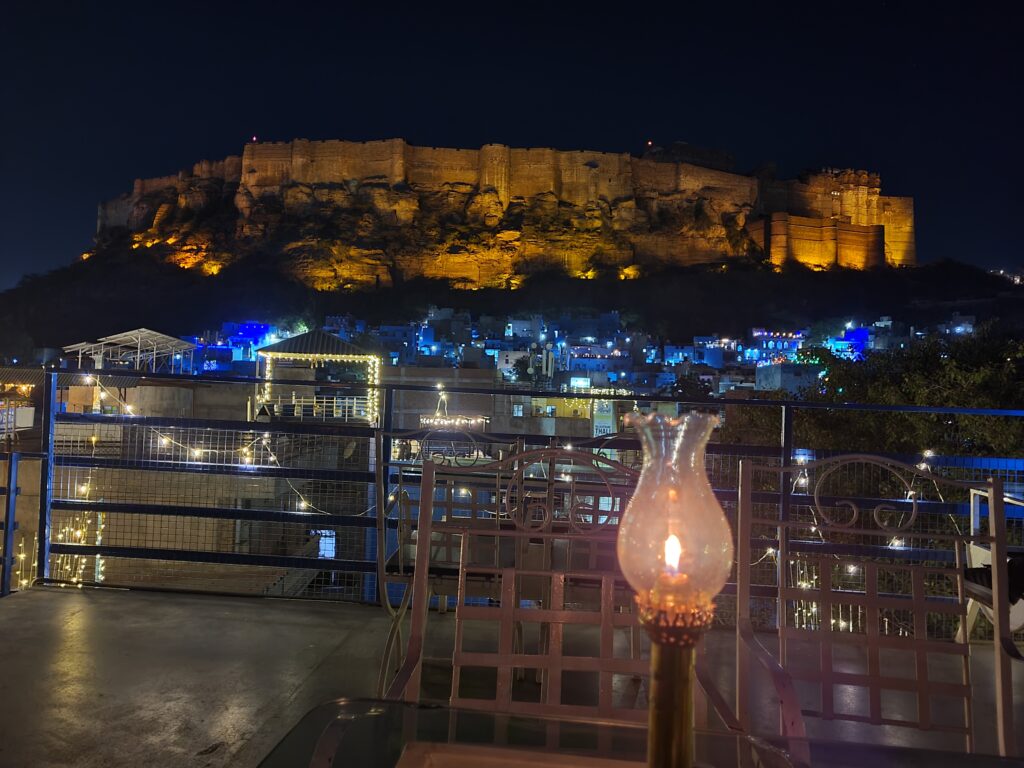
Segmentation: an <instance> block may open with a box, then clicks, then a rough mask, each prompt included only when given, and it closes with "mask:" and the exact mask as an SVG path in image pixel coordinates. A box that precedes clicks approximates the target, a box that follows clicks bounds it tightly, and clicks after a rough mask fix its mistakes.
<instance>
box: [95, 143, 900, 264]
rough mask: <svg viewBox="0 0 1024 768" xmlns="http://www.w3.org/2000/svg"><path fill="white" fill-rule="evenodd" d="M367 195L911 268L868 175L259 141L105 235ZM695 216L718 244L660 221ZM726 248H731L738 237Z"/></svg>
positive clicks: (584, 155) (126, 208)
mask: <svg viewBox="0 0 1024 768" xmlns="http://www.w3.org/2000/svg"><path fill="white" fill-rule="evenodd" d="M370 186H376V187H379V188H385V189H389V190H393V191H394V194H395V195H401V194H404V192H403V190H412V192H413V193H415V194H427V193H432V192H440V191H444V190H461V191H463V192H466V193H467V194H470V195H492V196H495V197H496V199H497V202H498V203H499V204H500V208H501V211H498V212H496V213H495V214H494V215H495V216H499V217H500V215H501V213H502V212H503V211H504V210H505V209H507V208H508V207H509V206H510V205H511V204H513V203H515V202H516V201H520V202H524V203H528V204H529V203H531V201H540V200H544V199H551V200H554V201H557V203H558V204H559V205H564V206H567V207H568V208H569V209H578V210H579V211H581V213H580V217H583V216H584V215H586V214H585V212H586V211H591V210H601V211H604V213H603V214H602V216H604V218H603V219H601V221H603V222H604V224H602V225H601V226H605V227H611V228H612V229H615V230H616V231H623V232H629V233H631V238H630V244H631V245H630V247H632V248H633V250H634V252H635V253H636V255H637V257H638V258H643V257H645V254H647V255H649V254H652V253H653V254H654V255H656V257H657V258H658V259H660V260H666V259H667V260H671V259H672V258H673V255H672V254H673V249H675V250H676V251H678V253H679V254H680V255H679V259H680V260H681V261H682V262H692V261H693V260H694V259H695V258H696V259H697V260H701V259H704V260H707V259H710V258H712V256H714V252H715V249H716V248H718V249H719V250H722V246H721V242H723V241H724V239H725V233H726V230H727V229H729V228H730V227H731V228H732V230H729V231H733V230H735V229H736V228H739V229H741V230H742V233H743V236H744V237H746V238H749V240H750V241H751V242H753V243H754V244H755V245H756V246H757V247H758V248H761V249H763V251H764V252H765V253H767V254H768V255H769V256H770V258H771V259H772V261H773V262H775V263H777V264H781V263H783V262H785V261H787V260H790V259H793V260H796V261H800V262H803V263H806V264H808V265H811V266H814V267H828V266H831V265H842V266H850V267H870V266H875V265H881V264H888V265H893V266H906V265H912V264H914V262H915V253H914V219H913V201H912V199H911V198H908V197H893V196H888V195H883V194H882V193H881V179H880V178H879V176H878V175H877V174H875V173H870V172H868V171H862V170H851V169H845V170H836V169H824V170H822V171H820V172H816V173H810V174H807V175H805V176H803V177H801V178H799V179H790V180H764V179H760V178H757V177H755V176H751V175H745V174H740V173H733V172H729V171H726V170H720V169H718V168H709V167H704V166H701V165H697V164H694V163H692V162H683V161H676V160H674V159H672V158H671V157H668V158H666V157H658V156H654V155H648V156H643V157H637V156H634V155H630V154H628V153H609V152H595V151H585V150H573V151H561V150H556V149H551V148H547V147H530V148H516V147H509V146H506V145H503V144H485V145H483V146H481V147H480V148H478V149H456V148H445V147H419V146H413V145H410V144H408V143H406V142H405V141H404V140H402V139H384V140H376V141H364V142H355V141H345V140H340V139H332V140H325V141H310V140H307V139H296V140H294V141H289V142H252V143H249V144H246V145H245V146H244V148H243V150H242V154H241V156H231V157H228V158H225V159H224V160H220V161H208V160H204V161H201V162H199V163H196V164H195V165H194V166H193V167H192V169H191V170H190V171H182V172H181V173H178V174H176V175H171V176H164V177H159V178H153V179H138V180H136V182H135V184H134V186H133V189H132V192H131V193H130V194H129V195H124V196H122V197H120V198H117V199H115V200H112V201H108V202H106V203H103V204H102V205H101V206H100V211H99V222H98V226H99V229H100V230H101V231H102V230H107V229H111V228H115V227H127V228H128V229H129V230H133V231H137V230H140V229H144V228H146V227H147V226H150V225H151V223H152V216H153V215H154V213H153V211H154V206H153V204H152V201H153V200H155V199H156V198H160V199H162V200H163V201H164V203H163V204H164V205H170V204H171V203H172V201H174V204H175V205H177V206H178V207H179V208H188V207H190V206H191V207H195V206H197V205H199V206H201V205H206V204H208V203H209V200H211V199H212V198H213V197H215V196H216V195H217V194H220V195H223V196H224V197H225V198H228V199H230V198H231V196H232V195H233V196H234V197H233V199H234V201H235V205H236V207H237V209H238V211H239V215H240V217H241V218H242V219H244V220H247V221H248V220H249V219H250V218H251V217H252V216H253V215H255V214H254V213H253V211H256V210H258V209H259V206H260V205H261V204H262V201H267V200H275V199H276V200H279V201H281V205H283V206H284V208H285V210H286V211H288V210H291V208H290V207H289V206H292V205H293V203H294V201H295V200H305V199H306V198H307V197H308V194H307V193H306V192H301V190H317V189H323V190H325V192H324V194H328V193H327V192H326V190H331V189H340V190H356V189H358V188H361V187H367V188H369V187H370ZM212 187H217V188H218V189H217V190H213V189H212ZM197 190H198V191H197ZM218 190H219V191H218ZM290 190H292V191H290ZM309 194H312V193H309ZM337 194H342V193H341V192H339V193H337ZM314 197H315V195H314ZM335 197H337V195H335ZM316 199H320V198H319V197H318V198H316ZM378 199H379V196H378ZM338 204H341V203H338ZM403 205H404V208H403V209H402V210H401V211H397V212H395V213H394V218H395V219H396V221H397V222H398V223H399V224H402V225H406V224H410V223H412V222H413V221H414V220H415V217H416V216H417V215H418V213H417V211H419V209H420V208H419V203H413V202H412V201H409V200H407V201H406V202H405V203H403ZM687 205H689V206H691V207H692V206H695V205H696V206H700V207H701V210H702V211H703V212H704V214H708V212H710V215H712V217H713V221H712V224H713V225H714V226H715V227H718V230H716V232H717V233H718V234H712V235H709V234H708V233H707V232H696V233H695V232H694V231H693V229H692V227H691V228H690V229H687V228H686V227H685V226H683V227H682V230H677V231H675V232H671V231H668V230H666V227H670V226H671V224H666V225H664V226H662V225H661V224H659V222H661V221H662V220H665V221H669V222H671V221H675V220H676V219H678V218H679V217H678V216H676V219H673V218H672V216H671V215H667V214H664V212H665V211H669V212H670V213H671V212H672V211H674V212H675V213H676V214H678V213H679V211H680V210H682V208H683V207H685V206H687ZM633 211H637V213H633ZM666 216H667V218H666ZM683 218H684V219H685V216H684V217H683ZM691 218H692V217H691ZM593 226H597V225H596V224H595V225H593ZM659 227H660V229H659ZM723 227H724V228H725V229H722V228H723ZM638 228H639V229H638ZM641 230H642V231H641ZM684 230H685V231H684ZM259 231H260V230H259V228H258V227H255V226H248V225H246V224H244V222H243V224H240V227H239V232H240V233H244V234H246V235H247V236H253V234H254V233H258V232H259ZM673 237H674V238H675V240H673ZM716 238H717V240H716ZM730 238H731V240H730V242H734V241H735V236H734V235H730ZM620 240H621V238H620ZM712 241H715V242H712ZM715 243H718V244H717V245H716V244H715ZM616 248H618V250H619V251H621V248H619V246H616ZM725 250H726V251H728V249H725ZM720 255H726V256H728V255H729V253H728V252H725V253H724V254H720Z"/></svg>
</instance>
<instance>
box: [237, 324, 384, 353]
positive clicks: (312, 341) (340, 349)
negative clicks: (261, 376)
mask: <svg viewBox="0 0 1024 768" xmlns="http://www.w3.org/2000/svg"><path fill="white" fill-rule="evenodd" d="M257 351H258V352H259V354H261V355H264V356H267V357H295V358H315V357H325V358H327V357H361V358H371V357H375V355H373V354H371V353H369V352H367V351H366V350H365V349H360V348H359V347H357V346H355V345H354V344H349V343H348V342H347V341H343V340H342V339H339V338H338V337H337V336H335V335H333V334H330V333H325V332H324V331H309V332H307V333H301V334H299V335H298V336H292V337H291V338H290V339H284V340H283V341H279V342H277V343H276V344H271V345H270V346H268V347H262V348H261V349H259V350H257Z"/></svg>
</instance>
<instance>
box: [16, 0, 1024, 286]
mask: <svg viewBox="0 0 1024 768" xmlns="http://www.w3.org/2000/svg"><path fill="white" fill-rule="evenodd" d="M12 5H15V4H10V5H8V6H5V9H4V11H3V16H4V18H3V21H0V66H2V70H0V71H2V73H3V74H2V75H0V105H2V108H0V180H2V184H0V262H2V264H0V287H7V286H10V285H13V284H14V283H16V282H17V280H18V279H19V278H20V276H21V275H23V274H24V273H26V272H40V271H45V270H47V269H51V268H53V267H57V266H60V265H63V264H67V263H69V262H71V261H73V260H74V259H75V258H76V257H77V256H78V255H79V254H80V253H81V252H82V251H83V250H85V249H87V248H88V247H90V245H91V238H92V235H93V232H94V230H95V220H96V204H97V203H98V202H99V201H100V200H104V199H107V198H110V197H114V196H116V195H118V194H120V193H122V192H127V191H129V190H130V189H131V185H132V180H133V179H134V178H136V177H146V176H156V175H165V174H169V173H173V172H175V171H177V170H179V169H182V168H188V167H191V165H192V164H193V163H194V162H196V161H197V160H200V159H204V158H207V159H219V158H223V157H224V156H226V155H229V154H240V153H241V150H242V146H243V144H244V142H245V141H246V140H247V139H248V138H249V137H251V136H252V135H254V134H255V135H257V136H258V137H259V138H260V139H261V140H290V139H293V138H309V139H326V138H342V139H351V140H366V139H383V138H392V137H401V138H405V139H406V140H408V141H409V142H410V143H413V144H422V145H430V146H450V147H479V146H480V145H481V144H485V143H488V142H499V143H504V144H509V145H512V146H547V147H556V148H559V149H592V150H604V151H616V152H622V151H632V152H638V153H639V152H641V151H642V150H643V145H644V143H645V141H646V140H648V139H652V140H654V141H655V142H656V143H659V144H665V145H667V144H669V143H671V142H672V141H674V140H684V141H687V142H690V143H692V144H697V145H701V146H707V147H713V148H719V149H724V150H727V151H729V152H731V153H732V154H734V155H735V156H736V158H737V160H738V163H737V170H741V171H749V170H752V169H754V168H755V167H757V166H759V165H762V164H764V163H766V162H769V161H774V162H775V163H776V164H777V166H778V170H779V173H780V175H790V176H791V175H795V174H797V173H799V172H800V171H801V170H803V169H805V168H820V167H822V166H834V167H854V168H866V169H869V170H874V171H878V172H879V173H880V174H881V176H882V190H883V193H887V194H896V195H912V196H913V197H914V198H915V205H916V216H917V252H918V258H919V260H920V261H922V262H930V261H936V260H939V259H943V258H954V259H959V260H962V261H967V262H971V263H974V264H977V265H980V266H985V267H996V266H1001V267H1010V266H1014V267H1021V266H1024V254H1022V249H1021V246H1020V242H1019V234H1018V229H1019V228H1018V226H1017V220H1018V212H1019V210H1020V209H1021V203H1022V200H1021V192H1020V190H1021V188H1022V186H1021V182H1022V174H1024V167H1022V166H1024V163H1022V152H1021V146H1020V124H1019V117H1018V111H1019V101H1020V92H1021V86H1020V82H1021V75H1022V74H1024V68H1022V66H1021V63H1022V54H1021V46H1020V45H1019V41H1018V40H1017V39H1016V36H1017V27H1016V26H1015V24H1014V23H1013V21H1012V19H1009V18H1007V17H1006V16H1005V15H1004V14H1003V13H1002V12H1001V6H1000V4H991V5H989V4H985V3H958V4H950V5H939V4H934V3H927V4H926V3H920V4H909V3H895V2H888V3H879V2H860V3H858V2H849V0H847V1H846V2H841V3H827V2H818V3H813V4H808V5H807V6H800V7H797V5H796V4H791V3H778V2H776V3H766V2H760V3H758V4H756V5H752V6H749V7H747V6H743V5H742V4H739V3H713V2H702V3H699V4H690V3H682V2H680V3H673V4H671V8H672V9H673V10H668V9H659V8H658V5H657V4H656V3H648V4H642V3H616V4H614V5H613V6H612V8H613V9H614V11H615V12H614V13H611V12H606V11H604V10H602V7H601V4H598V3H589V4H587V5H583V6H573V5H571V4H569V3H553V2H549V3H545V4H543V5H538V6H531V5H529V4H521V3H519V4H517V3H492V4H483V3H479V4H474V5H469V6H466V8H465V10H464V11H463V12H457V11H456V10H455V9H454V7H453V6H451V5H449V4H441V3H423V4H419V5H417V6H414V8H413V9H412V10H409V11H402V10H401V9H400V8H399V7H398V6H397V5H394V4H391V3H359V4H349V3H340V2H339V3H333V4H331V5H330V8H329V9H327V8H322V7H320V4H308V5H307V4H303V3H300V2H290V3H274V4H268V5H261V4H259V3H255V2H251V3H246V4H244V5H239V6H229V4H228V3H220V2H206V3H203V4H190V3H184V2H181V3H152V4H151V3H132V4H130V5H127V4H126V5H123V6H121V5H117V4H115V3H105V2H104V3H100V2H95V3H89V4H85V3H70V4H64V5H61V4H54V3H45V2H36V3H27V2H26V3H17V4H16V7H14V8H12V7H11V6H12ZM323 5H327V4H326V3H324V4H323Z"/></svg>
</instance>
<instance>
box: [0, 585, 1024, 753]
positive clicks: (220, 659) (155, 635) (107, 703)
mask: <svg viewBox="0 0 1024 768" xmlns="http://www.w3.org/2000/svg"><path fill="white" fill-rule="evenodd" d="M430 624H431V628H430V634H429V635H428V640H431V644H432V645H434V644H437V645H438V648H439V649H441V648H443V647H444V646H445V644H446V642H447V638H448V637H450V633H451V630H452V628H453V625H454V617H453V616H452V614H451V613H449V614H447V615H443V616H438V615H437V614H432V615H431V619H430ZM0 627H2V628H3V629H2V633H0V766H2V767H3V768H6V767H7V766H19V767H20V766H29V765H31V766H35V767H38V768H49V767H50V766H72V765H73V766H85V767H88V768H92V767H93V766H97V767H98V766H114V767H116V766H138V765H160V766H171V767H173V766H201V767H202V768H218V767H219V766H240V767H242V768H247V767H248V766H255V765H256V764H257V763H259V761H260V760H261V759H262V758H263V757H264V756H265V755H266V754H267V752H269V751H270V749H271V748H272V747H273V746H274V745H275V744H276V743H277V742H278V741H279V740H280V738H281V737H282V736H283V735H284V734H285V733H286V732H287V731H288V730H289V729H290V728H291V727H292V726H293V725H294V724H295V723H296V722H297V721H298V720H299V719H300V718H301V717H302V715H303V714H305V713H306V712H307V711H308V710H309V709H311V708H312V707H314V706H315V705H317V704H319V703H321V702H324V701H326V700H329V699H332V698H338V697H345V696H349V697H369V696H373V695H374V692H375V687H376V678H377V668H378V659H379V654H380V651H381V648H382V647H383V644H384V640H385V637H386V634H387V630H388V627H389V620H388V619H387V617H386V616H385V614H384V612H383V611H382V610H381V609H380V608H377V607H373V606H361V605H351V604H339V603H317V602H312V601H297V600H274V599H257V598H231V597H217V596H206V595H193V594H174V593H159V592H145V591H131V592H124V591H119V590H90V589H85V590H77V589H57V588H36V589H32V590H29V591H26V592H22V593H18V594H15V595H12V596H11V597H9V598H5V599H4V600H3V601H0ZM770 639H771V638H770V637H767V638H766V640H770ZM732 643H733V636H732V634H731V633H729V632H714V633H711V634H710V635H709V645H708V654H709V656H710V659H709V661H710V662H711V666H712V668H713V669H714V670H715V676H716V677H717V678H718V682H719V684H720V686H721V688H722V691H723V692H724V693H725V694H726V696H730V695H731V690H730V689H731V682H730V680H731V675H732V665H733V663H734V661H733V660H734V646H733V644H732ZM972 663H973V670H974V675H975V683H976V692H977V697H976V702H975V722H976V723H978V724H979V733H978V749H979V751H985V752H992V751H994V749H995V745H994V738H993V737H992V735H990V734H988V733H987V730H986V728H987V725H988V724H989V723H991V722H992V712H993V707H992V704H991V698H992V691H991V682H990V679H991V678H990V677H989V674H990V670H991V653H990V648H989V647H988V646H985V645H979V646H977V647H976V650H975V651H974V653H972ZM1015 673H1016V675H1015V680H1014V683H1015V700H1016V705H1017V708H1016V714H1017V722H1018V732H1020V733H1024V671H1021V670H1015ZM757 696H758V699H757V700H764V701H765V702H766V704H767V702H770V701H771V696H770V692H769V691H768V690H767V689H765V690H764V691H763V696H762V695H761V693H760V692H757ZM772 710H773V708H772V707H771V706H766V707H764V710H763V711H762V712H760V713H759V719H761V720H762V721H763V722H762V723H760V725H761V726H762V727H763V728H766V729H767V728H770V727H771V719H772V716H773V711H772ZM808 724H809V728H811V729H812V732H811V735H812V737H816V738H824V739H842V740H857V741H861V742H866V741H873V742H884V743H889V744H894V745H912V746H919V747H920V746H929V747H932V748H947V749H956V748H958V745H959V744H960V743H962V742H961V741H960V740H959V739H957V738H952V737H946V738H943V737H942V736H941V735H937V734H928V733H923V732H915V731H911V730H908V729H901V728H886V729H876V728H872V727H870V726H861V725H859V724H854V723H842V724H835V723H829V724H824V723H815V722H814V721H808Z"/></svg>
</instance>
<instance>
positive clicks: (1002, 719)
mask: <svg viewBox="0 0 1024 768" xmlns="http://www.w3.org/2000/svg"><path fill="white" fill-rule="evenodd" d="M988 483H989V493H990V494H991V496H989V500H988V504H989V507H988V534H989V536H990V537H991V539H992V545H991V546H992V631H993V634H994V635H995V637H994V639H993V641H992V645H993V649H992V650H993V652H994V654H995V678H996V679H995V683H996V736H997V742H998V745H999V754H1000V755H1001V756H1003V757H1016V756H1017V743H1016V734H1015V732H1014V725H1013V670H1012V669H1011V665H1012V664H1013V660H1012V659H1011V658H1010V657H1009V655H1008V654H1007V653H1006V650H1005V644H1008V643H1012V642H1013V638H1012V636H1011V634H1010V596H1009V590H1008V587H1009V585H1008V583H1007V582H1008V581H1009V573H1008V567H1007V562H1006V560H1007V551H1006V508H1005V501H1004V496H1003V480H1002V478H999V477H991V478H989V481H988Z"/></svg>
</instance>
